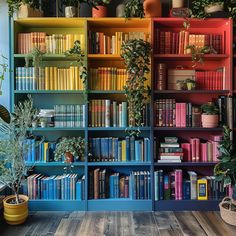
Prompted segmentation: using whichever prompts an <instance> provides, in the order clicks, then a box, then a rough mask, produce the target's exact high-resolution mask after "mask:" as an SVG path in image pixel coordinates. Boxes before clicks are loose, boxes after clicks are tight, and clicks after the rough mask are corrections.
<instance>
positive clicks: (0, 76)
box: [0, 55, 8, 95]
mask: <svg viewBox="0 0 236 236" xmlns="http://www.w3.org/2000/svg"><path fill="white" fill-rule="evenodd" d="M1 57H2V61H1V63H0V95H1V93H2V91H1V89H2V81H3V80H4V79H5V74H6V72H7V68H8V64H7V63H6V61H7V58H6V57H4V56H3V55H1Z"/></svg>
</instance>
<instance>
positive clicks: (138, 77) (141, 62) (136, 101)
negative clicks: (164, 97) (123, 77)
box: [121, 39, 151, 135]
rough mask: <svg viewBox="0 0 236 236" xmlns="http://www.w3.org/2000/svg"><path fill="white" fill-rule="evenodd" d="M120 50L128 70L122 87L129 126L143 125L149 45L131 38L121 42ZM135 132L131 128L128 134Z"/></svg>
mask: <svg viewBox="0 0 236 236" xmlns="http://www.w3.org/2000/svg"><path fill="white" fill-rule="evenodd" d="M121 50H122V54H121V57H122V58H123V59H124V62H125V65H126V69H127V72H128V79H127V81H126V85H125V86H124V89H125V95H126V98H127V102H128V111H129V126H130V127H131V128H132V127H135V126H136V127H140V126H143V124H142V114H143V110H144V107H145V104H146V103H147V101H148V96H149V95H150V88H149V86H146V85H145V82H146V81H147V78H146V74H148V73H149V72H150V69H149V65H150V53H151V45H150V43H149V42H146V41H144V40H142V39H132V40H128V41H126V42H123V44H122V47H121ZM138 132H140V131H139V130H138ZM135 133H136V132H135V131H134V130H132V129H131V131H130V134H131V135H133V134H135Z"/></svg>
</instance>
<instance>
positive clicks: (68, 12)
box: [65, 6, 78, 18]
mask: <svg viewBox="0 0 236 236" xmlns="http://www.w3.org/2000/svg"><path fill="white" fill-rule="evenodd" d="M77 14H78V8H77V7H74V6H68V7H65V17H67V18H72V17H76V16H77Z"/></svg>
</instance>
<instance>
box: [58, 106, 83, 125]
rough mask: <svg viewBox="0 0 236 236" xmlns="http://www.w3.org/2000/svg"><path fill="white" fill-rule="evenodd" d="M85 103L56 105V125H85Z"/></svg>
mask: <svg viewBox="0 0 236 236" xmlns="http://www.w3.org/2000/svg"><path fill="white" fill-rule="evenodd" d="M85 109H86V106H85V105H55V106H54V112H55V115H54V127H56V128H73V127H85Z"/></svg>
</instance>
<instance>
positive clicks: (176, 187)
mask: <svg viewBox="0 0 236 236" xmlns="http://www.w3.org/2000/svg"><path fill="white" fill-rule="evenodd" d="M174 173H175V200H179V183H178V171H177V170H175V172H174Z"/></svg>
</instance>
